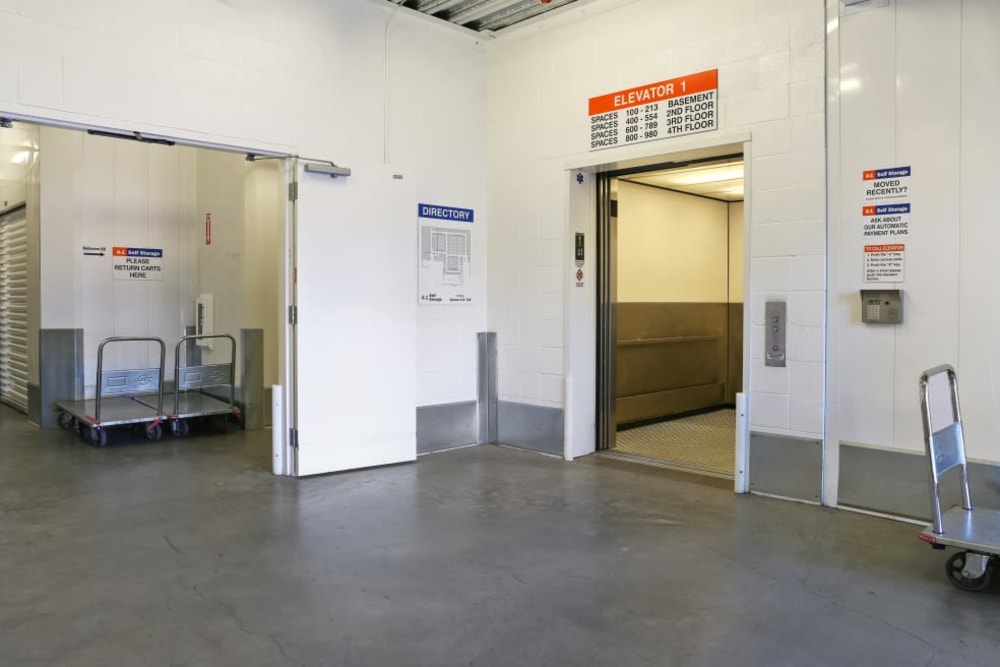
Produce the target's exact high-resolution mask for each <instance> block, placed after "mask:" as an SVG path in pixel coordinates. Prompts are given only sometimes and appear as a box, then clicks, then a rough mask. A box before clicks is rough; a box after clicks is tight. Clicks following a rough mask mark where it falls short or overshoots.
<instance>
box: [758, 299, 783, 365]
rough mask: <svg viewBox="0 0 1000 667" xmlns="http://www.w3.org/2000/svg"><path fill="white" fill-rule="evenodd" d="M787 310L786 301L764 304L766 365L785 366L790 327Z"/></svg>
mask: <svg viewBox="0 0 1000 667" xmlns="http://www.w3.org/2000/svg"><path fill="white" fill-rule="evenodd" d="M785 313H786V308H785V302H784V301H767V302H766V303H765V304H764V345H765V348H764V365H765V366H779V367H780V366H784V365H785V359H786V358H787V356H788V355H787V354H786V353H785V338H786V336H785V332H786V331H787V329H788V327H787V325H786V322H785V320H786V319H787V316H786V314H785Z"/></svg>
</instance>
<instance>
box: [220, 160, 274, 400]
mask: <svg viewBox="0 0 1000 667" xmlns="http://www.w3.org/2000/svg"><path fill="white" fill-rule="evenodd" d="M282 167H283V165H282V164H281V163H280V162H278V161H262V162H256V163H253V164H252V165H251V166H250V168H249V169H246V177H245V180H244V198H245V205H244V209H243V220H244V237H245V238H244V242H243V253H244V257H245V258H246V264H245V265H246V268H247V270H246V271H245V273H244V276H243V328H245V329H263V330H264V361H263V363H264V386H265V387H270V386H271V385H273V384H277V383H278V377H279V375H278V345H277V343H278V335H279V332H278V328H279V323H280V322H281V321H282V317H281V315H282V313H281V312H280V309H281V303H280V296H281V282H282V276H281V263H280V261H279V260H280V259H281V258H280V257H279V256H278V255H277V254H276V253H275V252H274V249H275V248H280V247H281V232H282V221H283V218H284V212H285V211H284V209H285V197H286V196H287V191H286V190H285V188H284V183H285V177H284V173H283V169H282ZM233 335H234V336H235V335H236V334H235V333H234V334H233Z"/></svg>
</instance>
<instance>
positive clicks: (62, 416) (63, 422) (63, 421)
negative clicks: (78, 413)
mask: <svg viewBox="0 0 1000 667" xmlns="http://www.w3.org/2000/svg"><path fill="white" fill-rule="evenodd" d="M56 422H57V423H58V424H59V428H65V429H71V428H73V427H74V426H76V419H74V417H73V415H71V414H70V413H68V412H60V413H59V418H58V419H56Z"/></svg>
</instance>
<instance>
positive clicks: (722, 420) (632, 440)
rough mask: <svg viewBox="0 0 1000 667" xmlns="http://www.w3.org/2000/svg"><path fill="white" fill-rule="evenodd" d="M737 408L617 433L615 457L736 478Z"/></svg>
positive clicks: (610, 453) (613, 453)
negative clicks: (734, 474) (734, 476)
mask: <svg viewBox="0 0 1000 667" xmlns="http://www.w3.org/2000/svg"><path fill="white" fill-rule="evenodd" d="M735 434H736V411H735V410H731V409H727V410H715V411H714V412H707V413H705V414H701V415H694V416H691V417H684V418H682V419H673V420H670V421H666V422H660V423H659V424H652V425H650V426H640V427H638V428H630V429H626V430H624V431H619V432H618V437H617V438H616V444H615V448H614V449H612V450H610V451H608V452H605V454H607V455H609V456H612V457H613V458H618V459H624V460H632V461H637V462H645V463H651V464H654V465H660V466H662V467H667V468H675V469H678V470H689V471H692V472H700V473H704V474H709V475H715V476H724V477H729V478H732V477H733V473H734V465H735V464H734V458H735V444H734V442H735V439H736V437H735Z"/></svg>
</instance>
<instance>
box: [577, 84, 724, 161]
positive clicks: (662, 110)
mask: <svg viewBox="0 0 1000 667" xmlns="http://www.w3.org/2000/svg"><path fill="white" fill-rule="evenodd" d="M589 113H590V150H592V151H598V150H602V149H605V148H614V147H615V146H627V145H629V144H638V143H642V142H644V141H653V140H655V139H663V138H666V137H679V136H683V135H685V134H695V133H697V132H708V131H709V130H714V129H717V128H718V126H719V70H717V69H710V70H706V71H704V72H698V73H697V74H688V75H687V76H680V77H677V78H676V79H668V80H666V81H658V82H656V83H650V84H647V85H645V86H637V87H635V88H626V89H625V90H619V91H617V92H614V93H608V94H606V95H599V96H597V97H591V98H590V104H589Z"/></svg>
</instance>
